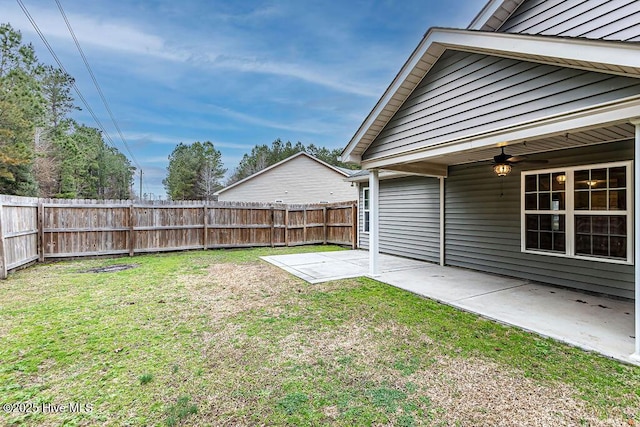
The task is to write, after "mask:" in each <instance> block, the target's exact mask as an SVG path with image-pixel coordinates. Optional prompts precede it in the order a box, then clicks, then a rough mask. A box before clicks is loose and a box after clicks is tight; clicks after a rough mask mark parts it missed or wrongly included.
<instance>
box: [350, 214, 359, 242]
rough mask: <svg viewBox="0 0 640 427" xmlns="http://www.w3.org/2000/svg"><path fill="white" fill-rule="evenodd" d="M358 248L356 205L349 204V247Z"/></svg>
mask: <svg viewBox="0 0 640 427" xmlns="http://www.w3.org/2000/svg"><path fill="white" fill-rule="evenodd" d="M357 248H358V205H357V204H355V203H353V204H352V205H351V249H357Z"/></svg>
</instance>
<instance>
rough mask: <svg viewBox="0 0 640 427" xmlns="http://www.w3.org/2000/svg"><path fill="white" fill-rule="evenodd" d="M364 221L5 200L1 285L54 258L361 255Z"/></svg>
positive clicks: (324, 212) (311, 213)
mask: <svg viewBox="0 0 640 427" xmlns="http://www.w3.org/2000/svg"><path fill="white" fill-rule="evenodd" d="M357 218H358V216H357V205H356V202H351V201H350V202H344V203H331V204H320V205H283V204H266V203H233V202H207V203H204V202H201V201H187V202H157V201H156V202H149V203H140V202H135V203H134V202H132V201H130V200H100V201H98V200H60V199H37V198H29V197H17V196H0V264H1V266H0V278H5V277H6V275H7V272H8V271H9V270H12V269H15V268H17V267H20V266H23V265H25V264H29V263H32V262H36V261H45V260H47V259H52V258H69V257H82V256H98V255H127V254H128V255H129V256H133V255H135V254H137V253H149V252H163V251H178V250H187V249H215V248H241V247H256V246H271V247H276V246H296V245H310V244H320V243H322V244H329V243H330V244H339V245H350V246H352V247H354V248H355V242H356V241H357V239H356V232H357Z"/></svg>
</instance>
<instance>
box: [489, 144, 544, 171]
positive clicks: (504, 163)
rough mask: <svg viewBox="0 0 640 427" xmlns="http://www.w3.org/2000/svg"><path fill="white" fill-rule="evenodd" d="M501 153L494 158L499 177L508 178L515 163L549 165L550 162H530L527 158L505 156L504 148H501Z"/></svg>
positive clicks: (494, 165) (495, 169)
mask: <svg viewBox="0 0 640 427" xmlns="http://www.w3.org/2000/svg"><path fill="white" fill-rule="evenodd" d="M500 149H501V153H500V154H498V155H497V156H494V157H493V165H492V167H493V171H494V172H495V173H496V175H498V176H506V175H508V174H509V172H511V169H512V165H513V164H514V163H520V162H527V163H547V162H548V160H529V159H527V158H526V156H512V155H510V154H505V152H504V147H500Z"/></svg>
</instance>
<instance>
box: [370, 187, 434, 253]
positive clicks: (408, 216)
mask: <svg viewBox="0 0 640 427" xmlns="http://www.w3.org/2000/svg"><path fill="white" fill-rule="evenodd" d="M439 194H440V190H439V182H438V179H437V178H426V177H409V178H395V179H388V180H381V181H380V203H379V206H380V252H382V253H387V254H392V255H399V256H404V257H408V258H415V259H419V260H423V261H430V262H439V260H440V234H439V233H440V225H439V224H440V207H439V206H440V205H439V203H440V200H439ZM360 206H362V191H361V192H360ZM361 211H362V209H361ZM362 220H363V217H362V214H361V217H360V224H361V225H360V227H361V230H362V223H363V222H362ZM360 247H361V248H364V249H366V248H368V247H369V233H364V232H362V231H360Z"/></svg>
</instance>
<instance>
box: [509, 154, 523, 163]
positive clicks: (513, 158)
mask: <svg viewBox="0 0 640 427" xmlns="http://www.w3.org/2000/svg"><path fill="white" fill-rule="evenodd" d="M526 159H527V158H526V157H524V156H510V157H509V158H507V161H508V162H511V163H518V162H521V161H523V160H526Z"/></svg>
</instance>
